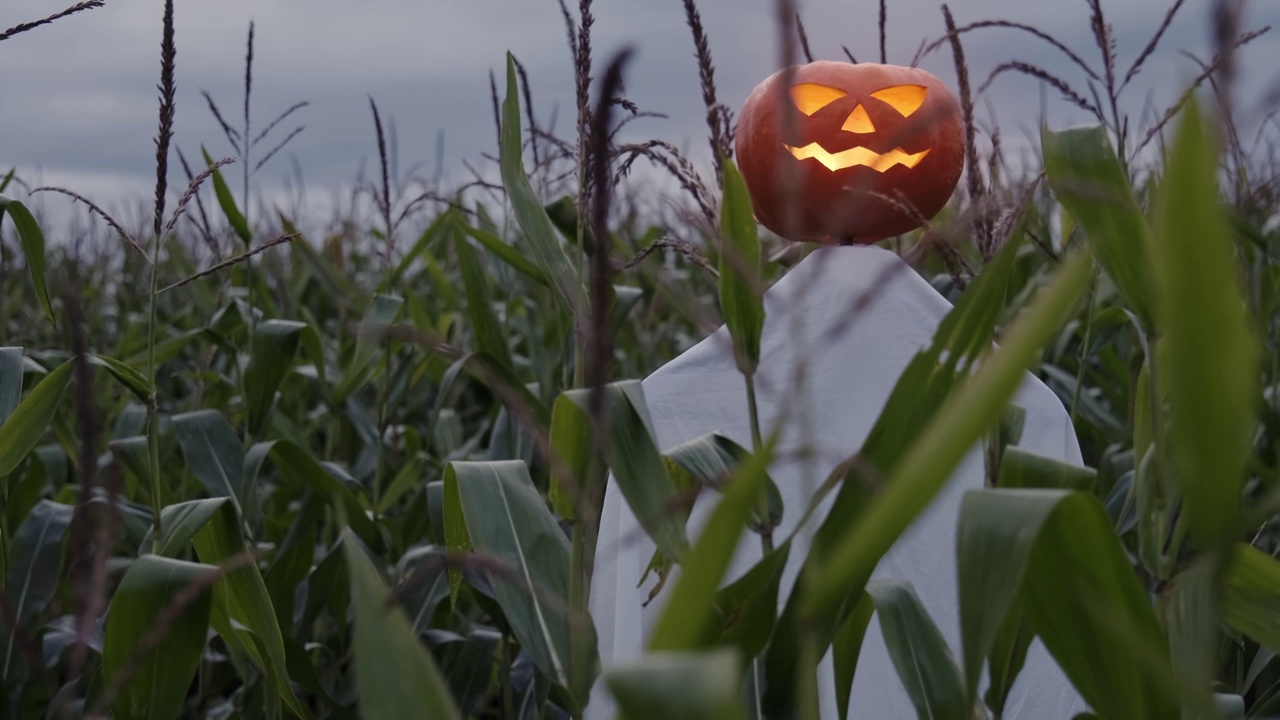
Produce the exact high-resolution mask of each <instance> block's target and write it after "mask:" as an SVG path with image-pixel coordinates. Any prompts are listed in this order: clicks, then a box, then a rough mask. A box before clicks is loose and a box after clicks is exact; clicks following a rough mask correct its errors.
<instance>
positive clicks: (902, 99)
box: [871, 85, 928, 117]
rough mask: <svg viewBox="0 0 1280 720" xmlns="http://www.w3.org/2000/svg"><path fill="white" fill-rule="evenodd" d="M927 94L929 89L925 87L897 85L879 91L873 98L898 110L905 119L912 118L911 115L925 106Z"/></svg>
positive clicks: (872, 95) (873, 94)
mask: <svg viewBox="0 0 1280 720" xmlns="http://www.w3.org/2000/svg"><path fill="white" fill-rule="evenodd" d="M927 92H928V88H926V87H925V86H923V85H895V86H894V87H889V88H885V89H883V90H877V91H875V92H873V93H871V97H873V98H875V99H877V100H880V101H882V102H884V103H885V104H887V105H888V106H889V107H891V108H893V109H894V110H897V111H898V113H899V114H901V115H902V116H903V117H910V116H911V113H913V112H915V111H916V110H919V109H920V106H921V105H923V104H924V96H925V93H927Z"/></svg>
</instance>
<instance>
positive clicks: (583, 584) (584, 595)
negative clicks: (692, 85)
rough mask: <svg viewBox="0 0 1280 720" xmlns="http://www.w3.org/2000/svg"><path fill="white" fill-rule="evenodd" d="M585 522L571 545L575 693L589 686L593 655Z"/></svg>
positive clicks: (579, 525)
mask: <svg viewBox="0 0 1280 720" xmlns="http://www.w3.org/2000/svg"><path fill="white" fill-rule="evenodd" d="M584 522H585V520H584V519H583V518H581V517H579V518H578V521H577V522H575V523H574V524H573V536H572V544H571V545H570V548H569V552H570V555H569V562H570V565H571V570H572V572H570V573H569V607H570V608H571V610H572V612H573V614H572V615H571V616H570V618H569V672H570V678H569V684H570V685H571V686H572V688H571V690H572V691H573V692H576V691H577V689H578V688H583V687H586V684H587V683H586V678H587V673H588V668H587V662H586V661H587V658H588V657H590V654H591V638H590V635H589V634H588V633H586V632H583V630H584V628H583V627H582V625H583V623H582V618H584V617H586V613H587V612H588V607H587V603H588V596H589V592H590V589H589V587H588V584H587V572H586V570H587V564H586V558H587V556H588V554H589V553H588V552H587V529H586V527H585V526H584ZM507 717H513V716H512V715H508V716H507ZM580 717H581V713H578V714H577V715H575V718H580Z"/></svg>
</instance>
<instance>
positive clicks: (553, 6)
mask: <svg viewBox="0 0 1280 720" xmlns="http://www.w3.org/2000/svg"><path fill="white" fill-rule="evenodd" d="M68 2H69V0H5V1H4V2H3V3H2V4H0V28H3V27H8V26H11V25H14V24H17V23H18V22H21V21H25V20H30V19H34V18H36V17H40V16H44V15H47V14H50V13H52V12H55V11H57V10H59V9H61V8H62V6H64V5H65V4H68ZM570 4H571V5H575V6H576V3H572V2H571V3H570ZM1167 5H1168V0H1109V1H1107V2H1105V3H1104V9H1105V10H1106V11H1107V13H1108V20H1109V21H1110V22H1111V24H1112V25H1113V26H1114V31H1115V36H1116V39H1117V43H1118V46H1119V54H1120V67H1121V69H1122V70H1125V69H1127V68H1128V66H1129V64H1130V63H1131V62H1132V61H1133V59H1134V57H1135V56H1136V55H1137V53H1138V52H1139V51H1140V50H1141V48H1142V47H1143V45H1145V44H1146V42H1147V39H1148V38H1149V37H1150V34H1151V33H1152V32H1153V31H1154V29H1155V28H1156V27H1157V26H1158V24H1159V22H1160V19H1161V17H1162V16H1163V14H1164V11H1165V8H1166V7H1167ZM162 6H163V3H162V2H160V1H159V0H109V1H108V3H107V6H106V7H105V8H102V9H99V10H94V11H90V12H86V13H82V14H80V15H77V16H74V17H71V18H67V19H64V20H62V21H60V22H58V23H56V24H54V25H51V26H47V27H43V28H38V29H37V30H34V31H31V32H29V33H26V34H23V35H19V36H16V37H14V38H12V39H10V40H8V41H5V42H3V43H0V66H3V67H4V68H6V70H5V73H4V76H3V79H2V80H0V172H3V171H4V170H5V169H7V168H8V167H9V166H16V167H17V168H18V170H19V173H20V174H21V175H23V176H26V177H27V178H28V179H29V180H31V181H39V182H45V183H57V184H63V185H66V186H69V187H71V188H73V189H76V190H78V191H81V192H83V193H85V194H87V195H91V196H93V197H96V198H100V199H102V200H103V201H104V202H113V201H118V200H119V199H120V198H122V197H140V198H145V197H146V196H147V195H148V194H149V192H150V188H151V186H152V185H153V183H154V180H153V173H154V169H153V168H154V146H153V144H152V142H153V137H154V134H155V125H156V91H155V85H156V82H157V80H158V77H159V46H160V19H161V10H162ZM699 7H700V8H701V11H702V13H703V20H704V24H705V27H706V31H707V33H708V35H709V38H710V44H711V49H712V53H713V56H714V58H715V61H716V80H717V85H718V88H719V94H720V99H721V101H722V102H724V103H726V104H728V105H729V106H731V107H733V108H734V109H735V110H736V108H738V107H739V106H740V105H741V103H742V101H743V100H744V99H745V98H746V96H747V94H748V93H749V92H750V90H751V88H752V87H753V86H754V85H755V84H756V83H757V82H759V81H760V80H761V79H763V78H764V77H765V76H767V75H768V74H769V73H770V72H772V71H773V70H774V69H775V68H776V65H777V58H778V49H777V44H778V40H777V32H776V30H775V29H774V28H775V23H774V12H775V11H774V2H773V0H700V2H699ZM876 7H877V6H876V3H875V2H874V0H838V1H837V0H808V1H807V2H803V3H801V13H802V15H803V19H804V21H805V25H806V27H807V30H808V34H809V39H810V44H811V46H812V49H813V52H814V55H815V56H817V57H819V58H829V59H840V58H842V57H843V53H842V51H841V49H840V48H841V45H847V46H848V47H849V48H850V50H852V52H853V53H854V54H855V55H856V56H857V57H858V59H859V60H864V59H865V60H873V59H876V58H877V56H878V54H879V50H878V40H877V27H876V15H877V10H876ZM939 8H940V4H939V2H938V0H893V2H892V3H890V8H889V22H888V36H889V51H888V55H889V61H890V62H897V63H901V64H906V63H908V62H910V60H911V57H912V55H913V54H914V52H915V50H916V47H917V46H918V45H919V43H920V41H921V39H922V38H925V37H928V38H935V37H938V36H940V35H941V34H942V32H943V21H942V15H941V12H940V9H939ZM952 10H953V12H954V13H955V15H956V19H957V22H958V23H960V24H965V23H968V22H972V21H975V20H981V19H990V18H1001V19H1007V20H1014V21H1019V22H1024V23H1030V24H1034V25H1037V26H1039V27H1040V28H1042V29H1043V30H1045V31H1047V32H1049V33H1051V34H1053V35H1055V36H1057V37H1058V38H1060V39H1061V40H1062V41H1063V42H1064V43H1066V44H1067V45H1068V46H1070V47H1072V48H1073V49H1075V50H1076V51H1077V52H1078V53H1079V54H1080V55H1082V56H1084V57H1085V58H1086V60H1088V61H1089V62H1090V63H1091V64H1093V65H1094V66H1095V67H1098V66H1099V65H1100V63H1099V62H1098V59H1097V57H1098V53H1097V49H1096V47H1095V46H1094V44H1093V38H1092V35H1091V34H1090V30H1089V11H1088V7H1087V5H1086V3H1085V2H1084V0H1051V1H1049V0H1019V1H1018V2H1011V1H1010V0H953V2H952ZM1209 10H1210V2H1209V1H1208V0H1188V1H1187V2H1186V6H1185V7H1184V8H1183V10H1182V12H1181V13H1180V14H1179V16H1178V17H1177V19H1176V20H1175V21H1174V23H1173V25H1172V27H1171V28H1170V30H1169V33H1168V34H1167V36H1166V38H1165V41H1164V42H1163V44H1162V46H1161V48H1160V50H1159V51H1158V52H1157V54H1156V55H1155V56H1154V57H1153V58H1152V59H1151V61H1149V62H1148V63H1147V64H1146V66H1145V69H1144V70H1143V72H1142V74H1141V75H1140V76H1139V77H1138V79H1136V80H1135V82H1134V83H1133V85H1131V87H1130V89H1129V90H1128V93H1129V98H1128V107H1129V110H1130V111H1131V112H1133V113H1134V114H1139V113H1140V112H1141V110H1142V108H1143V105H1144V102H1145V101H1146V100H1147V98H1148V96H1150V97H1151V98H1152V101H1153V102H1154V104H1155V105H1156V106H1158V107H1163V106H1164V104H1166V103H1167V102H1169V101H1170V100H1171V99H1172V98H1174V97H1176V95H1177V93H1178V91H1179V88H1180V83H1182V82H1185V81H1186V80H1187V79H1188V78H1190V77H1192V76H1193V75H1194V74H1195V72H1196V67H1195V65H1194V63H1193V62H1192V61H1191V60H1189V59H1187V58H1186V57H1184V56H1181V55H1180V54H1179V52H1178V51H1179V50H1187V51H1190V52H1193V53H1196V54H1197V55H1199V56H1201V57H1205V56H1207V55H1208V54H1209V51H1208V47H1209V37H1208V36H1209V27H1210V25H1209V22H1208V20H1209ZM176 12H177V15H176V17H177V47H178V65H177V84H178V101H177V125H176V127H177V135H176V142H177V144H178V145H179V146H180V147H181V148H182V149H183V151H184V152H186V153H187V156H188V157H189V158H191V157H193V156H195V155H197V154H198V151H199V150H198V149H199V146H200V145H201V144H202V143H203V144H206V145H208V146H209V148H210V151H211V152H212V153H213V154H214V155H215V156H218V155H227V154H231V152H230V148H229V147H228V146H227V145H226V143H225V141H224V140H223V138H222V132H221V130H219V129H218V127H217V125H216V124H215V122H214V121H213V119H212V117H211V115H210V113H209V111H208V110H207V109H206V107H205V103H204V101H203V99H202V98H201V96H200V91H201V90H208V91H209V92H210V93H212V95H213V96H214V97H215V98H216V99H217V100H218V102H219V104H220V105H221V106H222V109H223V111H224V113H226V114H227V115H229V116H231V117H230V118H228V119H231V120H232V122H233V123H238V122H239V118H240V116H241V113H242V110H241V106H240V97H241V95H240V93H241V85H242V81H243V73H244V46H245V33H246V30H247V27H248V24H249V21H250V20H251V19H252V20H254V21H256V23H257V43H256V58H255V69H254V112H253V115H254V118H255V120H256V123H257V125H258V127H261V126H262V123H264V122H265V121H266V120H268V119H270V118H271V117H273V116H274V115H275V114H277V113H278V112H280V111H281V110H283V109H284V108H286V107H288V106H290V105H291V104H293V103H294V102H297V101H300V100H308V101H310V103H311V106H310V107H308V108H306V109H304V110H303V111H301V112H300V113H298V114H297V115H296V116H295V118H296V119H297V121H298V122H300V123H303V124H305V125H306V130H305V131H304V132H303V134H302V135H301V136H300V137H299V138H298V139H297V140H296V141H295V143H294V144H293V145H292V146H291V148H292V152H293V153H294V154H295V155H296V157H297V161H298V163H299V164H300V166H301V168H302V170H303V172H304V174H305V177H306V180H307V183H308V185H309V187H310V188H311V189H312V190H313V191H322V190H323V189H325V188H331V187H340V186H342V185H344V184H350V183H351V182H352V181H353V180H354V179H355V177H356V174H357V169H358V167H359V166H360V163H361V161H362V160H369V159H371V158H372V157H373V153H374V151H375V145H374V135H373V131H372V122H371V119H370V114H369V108H368V101H367V98H366V96H372V97H373V98H375V99H376V100H377V102H378V104H379V106H380V107H381V109H382V112H383V117H384V120H392V119H393V120H394V123H395V125H396V127H397V129H398V137H399V155H400V163H401V167H402V168H408V167H409V166H410V165H413V164H415V163H424V164H426V166H427V167H434V166H435V163H436V162H437V161H438V160H442V161H443V164H444V167H445V168H446V169H447V170H448V171H449V172H451V173H454V177H460V176H461V165H460V163H461V161H462V160H464V159H467V160H471V161H474V162H478V163H483V161H482V160H481V158H480V154H481V153H482V152H493V150H494V147H495V145H496V140H495V137H496V136H495V129H494V127H493V121H492V111H491V105H490V97H489V86H488V73H489V71H490V69H493V70H496V71H498V72H499V81H500V83H501V77H502V76H501V72H502V69H503V62H504V53H505V51H507V50H511V51H512V52H514V53H515V54H516V55H517V57H519V58H520V59H521V60H522V61H523V63H524V64H525V66H526V67H527V68H528V70H529V73H530V75H531V84H532V87H533V95H534V104H535V109H536V112H537V113H538V116H539V118H540V121H541V122H543V123H545V122H547V121H548V120H549V119H550V117H551V115H552V113H553V110H555V109H556V108H558V109H559V112H558V115H559V118H560V120H559V123H558V129H559V130H561V131H562V132H563V131H567V130H568V121H569V120H570V118H571V115H572V106H573V95H572V65H571V62H570V58H569V51H568V49H567V46H566V40H565V29H564V25H563V22H562V19H561V15H560V12H559V9H558V6H557V3H556V2H555V0H356V1H353V0H270V1H269V2H265V1H255V0H186V1H184V2H180V3H178V4H177V11H176ZM595 15H596V26H595V34H594V41H593V45H594V49H595V59H596V63H597V68H599V67H601V66H602V64H603V62H604V61H605V60H606V59H607V57H608V56H610V55H611V54H612V53H613V52H614V51H615V50H617V49H619V48H620V47H622V46H623V45H626V44H630V45H632V46H634V47H635V48H636V49H637V51H638V55H637V56H636V58H635V60H634V62H633V63H632V65H631V67H630V71H629V73H628V76H627V93H626V94H627V95H628V97H630V98H632V99H633V100H635V101H636V102H637V103H639V105H640V106H641V107H642V108H643V109H646V110H652V111H657V112H662V113H665V114H667V115H668V116H669V118H668V119H665V120H661V119H655V120H649V121H645V122H644V123H638V124H635V125H633V127H634V128H635V133H637V134H639V135H643V136H645V137H660V138H663V139H665V140H668V141H670V142H673V143H675V144H676V145H679V146H682V147H687V148H689V149H690V151H691V152H692V154H693V155H694V156H695V157H696V158H697V159H699V160H700V161H701V160H705V158H706V149H705V148H706V141H705V134H704V133H705V130H704V126H703V124H702V123H703V119H702V118H703V110H702V100H701V96H700V92H699V89H698V85H697V70H696V65H695V61H694V58H693V55H692V41H691V39H690V35H689V32H688V28H687V27H686V26H685V23H684V15H683V9H682V6H681V2H680V0H597V2H596V3H595ZM1267 24H1273V25H1277V26H1280V2H1276V1H1275V0H1255V2H1252V3H1251V4H1249V7H1248V13H1247V17H1246V27H1259V26H1262V25H1267ZM965 48H966V52H967V54H968V58H969V63H970V67H971V68H972V73H973V75H974V76H975V80H974V81H975V84H976V83H980V82H981V79H982V78H985V77H986V75H987V74H988V73H989V72H990V70H991V69H992V68H994V67H995V66H996V65H998V64H999V63H1001V62H1004V61H1007V60H1013V59H1018V60H1024V61H1028V62H1032V63H1035V64H1037V65H1041V66H1043V67H1045V68H1047V69H1049V70H1051V71H1053V72H1055V73H1060V74H1061V75H1063V76H1064V77H1066V78H1067V79H1068V80H1069V81H1071V82H1073V83H1080V84H1081V86H1082V87H1083V83H1082V75H1081V73H1080V72H1078V71H1076V70H1075V69H1074V68H1073V67H1072V66H1071V65H1070V64H1069V63H1068V62H1066V61H1065V60H1064V58H1063V56H1061V55H1060V54H1059V53H1058V52H1057V51H1056V50H1054V49H1053V48H1052V47H1049V46H1048V45H1046V44H1044V43H1041V42H1039V41H1036V40H1035V39H1034V38H1031V37H1029V36H1026V35H1023V34H1021V33H1018V32H1016V31H1012V30H1007V29H986V30H978V31H976V32H973V33H970V34H968V35H966V36H965ZM1278 59H1280V28H1278V31H1277V32H1274V33H1271V34H1269V35H1268V36H1266V37H1264V38H1263V39H1260V40H1258V41H1256V42H1255V43H1253V44H1252V45H1250V46H1249V47H1248V48H1247V49H1246V50H1245V52H1244V54H1243V57H1242V60H1243V61H1242V62H1241V67H1242V78H1241V83H1242V92H1241V99H1242V105H1243V107H1242V110H1243V111H1245V113H1246V115H1247V116H1248V117H1247V118H1246V119H1247V120H1248V119H1253V120H1256V119H1257V118H1258V117H1260V110H1261V106H1262V103H1261V98H1262V97H1263V96H1264V95H1265V94H1266V93H1267V92H1268V91H1270V90H1272V89H1273V88H1276V87H1277V82H1278V81H1280V63H1277V62H1276V60H1278ZM922 66H923V67H925V68H927V69H929V70H931V71H933V72H935V73H936V74H938V75H939V76H940V77H942V78H943V80H944V81H945V82H947V83H948V84H951V85H953V86H954V74H953V73H952V70H951V58H950V53H949V51H947V50H946V49H945V48H944V50H943V51H940V52H937V53H934V54H933V55H932V56H930V57H929V58H927V59H926V60H925V62H923V63H922ZM1040 95H1041V91H1040V88H1039V83H1038V82H1037V81H1035V80H1033V79H1029V78H1024V77H1018V76H1014V75H1005V76H1002V77H1001V79H998V80H997V81H996V83H995V84H994V85H993V86H992V88H991V90H990V91H989V93H988V95H987V98H986V99H985V101H984V102H985V103H989V105H990V107H991V108H993V109H994V112H995V115H996V120H997V121H998V123H999V124H1000V126H1001V128H1002V135H1003V137H1004V140H1005V141H1006V142H1007V143H1012V142H1013V141H1014V140H1015V139H1016V138H1017V137H1025V136H1027V135H1029V134H1030V133H1031V131H1032V129H1033V128H1034V127H1035V125H1036V120H1037V117H1038V114H1039V108H1040ZM1047 108H1048V114H1049V120H1050V122H1051V123H1052V124H1055V125H1059V124H1060V125H1069V124H1074V123H1078V122H1081V121H1084V120H1086V119H1087V118H1085V117H1084V116H1083V114H1082V113H1081V112H1080V111H1079V110H1076V109H1075V108H1073V107H1072V106H1070V105H1069V104H1066V103H1064V102H1062V101H1061V100H1059V99H1058V98H1057V96H1056V95H1054V94H1053V93H1052V91H1050V93H1049V101H1048V104H1047ZM982 114H983V115H984V116H985V115H986V114H987V110H986V109H983V111H982ZM1136 119H1137V118H1135V120H1136ZM292 124H293V123H288V124H286V127H285V128H284V129H285V130H287V129H289V127H291V126H292ZM439 133H443V136H444V141H445V142H444V156H443V158H437V157H436V140H437V135H438V134H439ZM175 164H176V157H175ZM179 173H180V171H179ZM288 173H289V162H288V161H287V159H285V158H281V159H279V160H277V161H275V162H274V163H273V164H271V165H269V166H268V167H267V168H266V169H265V170H264V171H263V173H262V174H261V175H260V176H259V179H258V183H259V184H260V186H261V188H262V189H264V190H265V191H267V192H268V193H271V192H274V189H275V188H278V187H279V186H280V184H281V179H282V178H283V176H284V175H286V174H288ZM172 177H173V179H174V181H175V182H176V181H177V180H178V179H179V178H180V177H181V175H180V174H176V175H174V176H172ZM44 202H45V205H46V207H49V208H50V209H52V207H51V206H52V204H53V202H54V200H53V199H51V198H46V199H45V201H44Z"/></svg>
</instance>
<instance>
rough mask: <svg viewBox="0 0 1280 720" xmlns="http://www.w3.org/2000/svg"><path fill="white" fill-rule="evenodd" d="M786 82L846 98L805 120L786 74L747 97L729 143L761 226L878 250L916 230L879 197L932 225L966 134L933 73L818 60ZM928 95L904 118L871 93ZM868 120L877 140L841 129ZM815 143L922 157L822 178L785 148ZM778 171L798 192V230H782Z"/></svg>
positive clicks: (793, 236)
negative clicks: (857, 113)
mask: <svg viewBox="0 0 1280 720" xmlns="http://www.w3.org/2000/svg"><path fill="white" fill-rule="evenodd" d="M793 73H794V74H793V77H792V83H793V86H794V85H799V84H801V83H814V84H818V85H824V86H827V87H830V88H835V89H838V90H841V91H843V92H845V93H846V94H845V95H844V96H842V97H839V98H836V99H835V100H832V101H830V102H828V103H826V104H825V105H823V106H822V107H820V108H818V109H817V110H815V111H814V112H812V113H811V114H810V115H807V116H806V115H805V114H803V113H802V112H801V111H800V110H798V109H797V108H796V106H795V104H793V102H792V99H791V96H790V93H789V88H783V87H782V85H781V83H782V82H783V76H784V74H785V73H784V72H782V71H779V72H777V73H774V74H773V75H771V76H770V77H768V78H766V79H765V80H764V81H763V82H761V83H760V84H759V85H758V86H756V88H755V89H754V90H753V91H752V93H751V95H750V96H749V97H748V98H747V101H746V103H745V104H744V106H743V109H742V112H741V113H740V114H739V119H738V128H737V132H736V133H735V138H734V148H735V155H736V156H737V158H738V162H739V168H740V169H741V171H742V173H743V176H744V179H746V181H747V188H748V192H749V194H750V195H751V199H752V205H753V207H754V208H755V211H756V218H757V220H759V222H760V223H761V224H762V225H764V226H765V227H767V228H768V229H770V230H772V231H773V232H775V233H777V234H779V235H781V236H783V237H785V238H787V239H790V240H795V241H808V242H819V243H824V244H829V243H837V242H841V241H847V240H849V239H854V241H855V242H866V243H874V242H878V241H879V240H881V239H883V238H885V237H891V236H893V235H899V234H902V233H904V232H907V231H909V230H912V229H914V228H916V227H918V226H919V225H920V223H919V222H918V221H917V220H916V219H915V218H913V217H912V216H911V215H909V214H907V213H904V212H902V211H901V210H899V209H897V208H896V207H894V206H893V205H892V204H891V203H889V202H886V201H884V200H880V199H878V198H877V197H876V195H877V194H879V195H881V196H887V197H889V198H893V199H899V197H898V195H897V193H899V192H900V193H902V198H901V199H904V200H905V201H906V202H908V203H910V204H911V205H912V206H913V207H914V208H915V210H916V212H917V214H918V215H919V216H923V217H924V218H926V219H927V218H931V217H933V216H934V215H936V214H937V212H938V211H940V210H941V209H942V208H943V207H944V206H945V205H946V203H947V201H948V200H949V199H950V196H951V194H952V192H954V190H955V187H956V185H957V184H958V182H959V179H960V175H961V173H962V171H963V167H964V129H963V124H962V121H961V114H960V108H959V102H958V101H957V100H956V99H955V96H954V95H953V94H952V93H951V91H950V90H949V89H948V88H947V87H946V86H945V85H943V84H942V82H941V81H940V80H938V79H937V78H936V77H934V76H933V75H931V74H929V73H928V72H926V71H924V70H920V69H918V68H906V67H900V66H894V65H879V64H875V63H864V64H859V65H851V64H849V63H844V62H833V61H817V62H814V63H810V64H808V65H801V66H797V67H795V68H794V69H793ZM904 85H917V86H921V87H924V88H925V97H924V99H923V101H922V102H921V104H920V105H919V106H918V107H917V108H916V109H915V110H914V112H911V113H910V114H909V115H907V116H905V117H903V116H902V115H900V114H899V113H898V111H897V110H895V109H894V108H893V107H892V106H890V105H889V104H886V103H885V102H884V101H882V100H880V99H878V98H873V97H871V93H873V92H877V91H879V90H882V89H886V88H891V87H895V86H904ZM783 102H785V103H787V106H786V110H787V111H788V112H793V118H794V122H795V126H794V127H795V129H796V131H797V132H796V133H795V134H794V135H792V136H791V137H790V138H789V139H791V140H792V142H789V143H788V142H784V138H783V133H782V121H783V117H782V113H783V111H784V106H783V104H782V103H783ZM858 105H862V107H863V109H864V111H865V112H866V113H867V114H868V115H869V116H870V118H871V121H872V123H873V124H874V126H875V128H876V130H875V132H874V133H855V132H851V131H847V130H843V129H842V128H841V125H842V124H843V123H844V121H845V118H846V117H848V116H849V114H850V113H851V112H853V111H854V109H855V108H856V107H857V106H858ZM809 143H817V145H818V147H820V148H821V149H822V150H824V151H825V152H827V153H829V154H832V155H835V154H837V153H840V152H843V151H846V150H848V149H850V148H855V147H862V148H866V149H867V150H869V151H871V152H873V153H876V154H878V155H885V154H887V153H890V152H893V151H895V150H897V149H899V148H900V149H901V151H902V152H904V153H906V154H914V153H918V152H921V151H923V150H928V154H927V155H926V156H925V157H924V158H922V159H921V160H920V161H919V163H918V164H917V165H916V166H915V167H914V168H908V167H906V166H904V165H900V164H895V165H893V166H890V167H887V168H885V169H884V170H883V171H878V170H876V169H874V168H871V167H865V166H857V165H855V166H852V167H846V168H840V169H836V170H828V169H827V167H826V166H824V165H822V164H821V162H820V161H819V160H818V159H817V158H809V159H805V160H797V159H796V158H795V157H793V156H792V155H791V153H790V152H789V151H788V150H787V149H786V147H785V145H791V146H793V147H804V146H806V145H808V144H809ZM783 163H792V167H791V168H790V170H791V171H792V172H794V179H795V180H796V184H797V186H798V187H795V188H794V189H793V190H792V193H794V196H795V199H796V203H797V208H796V209H795V215H796V220H797V222H796V226H795V227H793V228H791V230H792V231H791V232H790V233H788V232H786V229H785V228H783V227H782V219H783V216H784V215H785V198H786V196H787V195H788V192H787V188H781V187H777V180H778V178H779V176H780V175H781V172H780V168H781V167H782V166H783Z"/></svg>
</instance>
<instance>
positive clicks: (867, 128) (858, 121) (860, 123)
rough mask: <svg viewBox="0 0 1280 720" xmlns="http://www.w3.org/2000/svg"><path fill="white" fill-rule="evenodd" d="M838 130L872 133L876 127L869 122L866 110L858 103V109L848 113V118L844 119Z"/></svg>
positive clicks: (869, 117)
mask: <svg viewBox="0 0 1280 720" xmlns="http://www.w3.org/2000/svg"><path fill="white" fill-rule="evenodd" d="M840 129H841V130H845V131H848V132H851V133H873V132H875V131H876V126H875V123H873V122H871V116H870V115H868V114H867V109H866V108H864V107H862V103H858V107H856V108H854V109H853V112H851V113H849V117H848V118H846V119H845V121H844V125H842V126H840Z"/></svg>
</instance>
